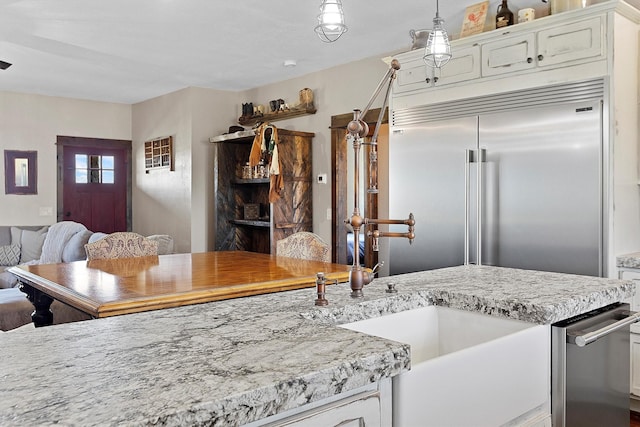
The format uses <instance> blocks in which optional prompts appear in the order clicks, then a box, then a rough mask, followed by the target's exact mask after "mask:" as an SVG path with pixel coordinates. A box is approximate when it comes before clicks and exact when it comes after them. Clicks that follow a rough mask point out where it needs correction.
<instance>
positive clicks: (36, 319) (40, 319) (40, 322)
mask: <svg viewBox="0 0 640 427" xmlns="http://www.w3.org/2000/svg"><path fill="white" fill-rule="evenodd" d="M20 290H21V291H22V292H24V293H25V294H27V299H28V300H29V301H31V304H33V306H34V307H35V311H34V312H33V313H31V319H32V320H33V324H34V325H35V326H36V328H38V327H40V326H49V325H52V324H53V313H52V312H51V310H50V308H51V303H52V302H53V298H51V297H50V296H49V295H47V294H45V293H44V292H42V291H40V290H38V289H36V288H34V287H32V286H29V285H27V284H25V283H22V282H21V283H20Z"/></svg>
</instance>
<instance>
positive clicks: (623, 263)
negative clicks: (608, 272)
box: [616, 252, 640, 268]
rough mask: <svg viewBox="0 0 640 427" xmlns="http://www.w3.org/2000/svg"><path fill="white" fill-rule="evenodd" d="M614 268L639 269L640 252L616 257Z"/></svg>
mask: <svg viewBox="0 0 640 427" xmlns="http://www.w3.org/2000/svg"><path fill="white" fill-rule="evenodd" d="M616 267H623V268H640V252H634V253H632V254H625V255H620V256H618V257H616Z"/></svg>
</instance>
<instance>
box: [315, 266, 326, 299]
mask: <svg viewBox="0 0 640 427" xmlns="http://www.w3.org/2000/svg"><path fill="white" fill-rule="evenodd" d="M326 284H327V282H326V280H325V277H324V273H323V272H318V273H317V274H316V292H317V293H318V298H316V300H315V302H314V304H315V305H318V306H324V305H329V301H328V300H327V298H325V288H326Z"/></svg>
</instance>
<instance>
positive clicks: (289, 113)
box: [238, 105, 317, 126]
mask: <svg viewBox="0 0 640 427" xmlns="http://www.w3.org/2000/svg"><path fill="white" fill-rule="evenodd" d="M316 111H317V110H316V108H315V107H314V106H313V105H310V106H307V107H304V108H300V109H292V110H284V111H276V112H274V113H265V114H262V115H260V116H252V117H245V116H242V117H240V118H239V119H238V123H240V124H241V125H243V126H250V125H254V124H256V123H258V122H276V121H278V120H285V119H292V118H294V117H301V116H307V115H309V114H315V113H316Z"/></svg>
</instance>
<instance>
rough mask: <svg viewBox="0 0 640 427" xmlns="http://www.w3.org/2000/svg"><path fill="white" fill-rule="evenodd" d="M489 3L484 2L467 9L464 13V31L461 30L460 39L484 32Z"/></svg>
mask: <svg viewBox="0 0 640 427" xmlns="http://www.w3.org/2000/svg"><path fill="white" fill-rule="evenodd" d="M488 9H489V2H488V1H483V2H480V3H477V4H474V5H471V6H469V7H467V9H466V10H465V12H464V20H463V21H462V30H460V38H462V37H466V36H472V35H474V34H480V33H481V32H483V31H484V25H485V23H486V21H487V11H488Z"/></svg>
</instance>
